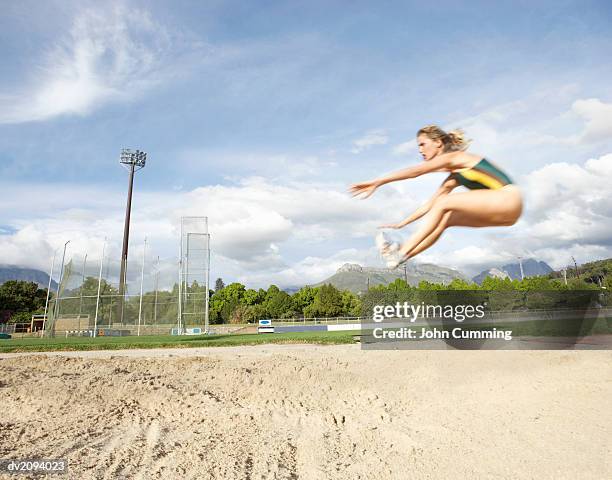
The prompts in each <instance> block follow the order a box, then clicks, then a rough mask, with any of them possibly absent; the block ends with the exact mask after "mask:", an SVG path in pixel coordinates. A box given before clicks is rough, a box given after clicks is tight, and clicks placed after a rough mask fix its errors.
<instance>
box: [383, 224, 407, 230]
mask: <svg viewBox="0 0 612 480" xmlns="http://www.w3.org/2000/svg"><path fill="white" fill-rule="evenodd" d="M403 227H405V224H404V223H389V224H387V225H381V226H379V227H378V228H395V229H398V228H403Z"/></svg>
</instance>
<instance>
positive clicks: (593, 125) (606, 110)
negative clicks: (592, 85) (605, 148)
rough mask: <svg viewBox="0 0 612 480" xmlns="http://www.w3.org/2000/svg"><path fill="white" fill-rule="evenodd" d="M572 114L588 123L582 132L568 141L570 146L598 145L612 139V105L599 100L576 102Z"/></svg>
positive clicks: (591, 99)
mask: <svg viewBox="0 0 612 480" xmlns="http://www.w3.org/2000/svg"><path fill="white" fill-rule="evenodd" d="M571 112H572V113H573V114H575V115H578V116H579V117H581V118H582V119H583V120H584V122H585V123H586V125H585V127H584V129H583V130H582V132H581V133H580V134H578V135H572V136H570V137H569V138H567V139H566V141H567V142H568V143H570V144H581V143H596V142H599V141H602V140H610V139H611V138H612V104H611V103H604V102H602V101H601V100H599V99H598V98H589V99H581V100H576V101H575V102H574V103H573V104H572V108H571Z"/></svg>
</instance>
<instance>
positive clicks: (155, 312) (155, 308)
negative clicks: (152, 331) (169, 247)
mask: <svg viewBox="0 0 612 480" xmlns="http://www.w3.org/2000/svg"><path fill="white" fill-rule="evenodd" d="M158 288H159V255H158V256H157V269H156V271H155V304H154V307H153V325H157V289H158Z"/></svg>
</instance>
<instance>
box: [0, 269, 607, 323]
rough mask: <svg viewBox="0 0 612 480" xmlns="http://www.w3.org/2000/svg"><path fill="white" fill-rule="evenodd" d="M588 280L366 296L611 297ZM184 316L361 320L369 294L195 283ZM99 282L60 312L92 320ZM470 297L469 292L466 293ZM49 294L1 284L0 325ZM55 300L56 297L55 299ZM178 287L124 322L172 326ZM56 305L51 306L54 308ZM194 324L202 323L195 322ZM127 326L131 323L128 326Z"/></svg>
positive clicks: (504, 282)
mask: <svg viewBox="0 0 612 480" xmlns="http://www.w3.org/2000/svg"><path fill="white" fill-rule="evenodd" d="M589 279H590V277H586V280H585V279H583V278H569V279H568V281H567V285H566V284H565V282H564V280H563V279H560V278H552V276H538V277H529V278H525V279H524V280H510V279H499V278H490V277H489V278H486V279H485V280H484V281H483V283H482V285H477V284H475V283H470V282H466V281H463V280H457V279H456V280H453V281H452V282H451V283H450V284H448V285H442V284H436V283H430V282H427V281H422V282H420V283H419V285H418V286H416V287H413V286H410V285H408V284H407V283H406V282H405V281H404V280H402V279H397V280H395V281H394V282H392V283H390V284H389V285H379V286H375V287H372V288H371V289H370V292H368V294H370V293H371V294H377V293H392V292H428V291H432V292H433V291H462V290H463V291H468V290H471V291H496V292H500V291H502V292H503V291H517V292H533V291H558V292H560V293H562V292H564V291H568V290H589V289H597V290H599V289H600V286H604V287H606V290H605V292H607V294H608V295H609V293H610V292H612V275H606V276H605V277H602V278H600V279H599V281H598V283H599V285H598V284H596V283H594V282H592V281H589ZM186 290H187V291H186V292H184V293H185V300H184V302H183V309H184V310H183V311H184V312H187V314H194V315H195V314H196V313H197V312H198V311H201V305H202V302H203V300H204V299H205V295H208V296H209V299H210V303H209V305H210V322H211V323H213V324H218V323H249V322H255V321H257V320H260V319H263V318H304V317H306V318H316V317H340V316H362V315H364V314H365V313H367V312H366V310H367V309H368V306H369V301H366V298H368V297H367V295H368V294H366V295H361V296H358V295H356V294H354V293H352V292H350V291H340V290H338V289H337V288H336V287H334V286H333V285H323V286H319V287H308V286H306V287H303V288H301V289H300V290H298V291H297V292H295V293H293V294H289V293H287V292H285V291H283V290H281V289H279V288H278V287H277V286H275V285H271V286H270V287H269V288H268V289H267V290H264V289H261V288H260V289H258V290H254V289H247V288H246V287H245V286H244V285H242V284H241V283H232V284H230V285H227V286H226V285H225V284H224V282H223V281H222V280H221V279H217V281H216V282H215V290H210V291H208V292H207V291H206V287H205V286H201V285H199V284H198V283H197V282H194V283H193V284H192V285H190V286H189V287H187V289H186ZM97 291H98V280H97V279H96V278H93V277H88V278H86V279H85V282H84V283H83V284H82V285H81V286H80V287H79V288H77V289H74V290H73V291H66V292H63V293H62V297H69V298H65V299H64V298H63V299H62V300H61V301H60V305H59V310H60V313H62V314H72V315H75V314H82V315H90V317H91V318H93V316H94V314H95V310H96V302H97V298H96V296H97ZM100 294H101V297H100V301H99V304H98V317H99V321H100V324H105V323H111V322H113V321H114V320H113V319H116V318H117V315H118V310H117V308H118V291H117V289H116V288H115V287H113V286H112V285H111V284H109V283H107V282H106V281H104V280H102V283H101V285H100ZM466 294H467V292H466ZM46 295H47V291H46V289H42V288H39V287H38V286H37V285H36V284H35V283H32V282H24V281H9V282H6V283H4V284H2V285H0V321H4V322H5V321H11V322H26V321H29V319H30V317H31V315H32V314H42V313H43V312H44V306H45V299H46ZM51 297H53V295H51ZM177 299H178V286H177V285H174V287H173V289H172V290H170V291H168V290H159V291H156V292H147V293H145V294H144V295H143V299H142V305H141V299H140V297H139V296H133V297H130V298H129V299H127V300H126V302H125V303H124V307H123V308H124V318H127V319H132V320H133V319H137V318H138V315H139V313H140V314H141V316H142V318H143V321H144V323H145V324H149V325H150V324H154V323H156V324H168V323H174V322H175V321H176V319H177V316H178V301H177ZM51 305H52V306H53V302H52V303H51ZM193 320H194V323H199V320H198V318H197V317H193ZM129 323H132V321H130V322H129Z"/></svg>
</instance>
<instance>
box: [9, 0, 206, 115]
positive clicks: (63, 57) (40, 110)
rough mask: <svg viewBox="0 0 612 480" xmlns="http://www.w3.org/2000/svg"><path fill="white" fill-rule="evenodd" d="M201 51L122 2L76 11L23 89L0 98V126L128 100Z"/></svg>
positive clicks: (192, 43)
mask: <svg viewBox="0 0 612 480" xmlns="http://www.w3.org/2000/svg"><path fill="white" fill-rule="evenodd" d="M201 49H202V45H201V44H200V43H198V42H193V41H188V40H186V39H185V38H183V37H181V36H180V35H174V34H172V33H171V32H169V31H168V30H167V29H166V28H165V27H164V26H163V25H160V24H159V23H157V22H155V21H154V20H153V19H152V18H151V16H150V15H149V13H148V12H146V11H144V10H137V9H131V8H128V7H126V6H125V5H123V4H122V3H121V2H115V3H111V4H104V5H100V6H99V7H97V8H88V9H84V10H81V11H80V12H78V13H77V15H76V16H75V17H74V20H73V23H72V27H71V29H70V32H69V34H68V35H66V36H64V37H63V38H62V39H61V40H60V41H59V42H58V43H56V44H55V45H54V46H53V47H52V48H51V49H50V50H49V51H48V52H47V54H46V57H45V59H44V62H43V64H42V65H40V66H38V67H37V68H36V74H35V75H33V78H32V79H31V80H30V81H29V82H25V83H26V84H27V87H26V88H25V89H24V90H22V91H20V92H16V93H12V94H3V95H2V96H0V123H22V122H28V121H37V120H45V119H48V118H52V117H55V116H58V115H63V114H69V115H85V114H88V113H90V112H91V111H92V110H94V109H95V108H97V107H99V106H101V105H103V104H105V103H107V102H111V101H131V100H133V99H134V98H137V97H139V96H140V95H142V94H143V93H144V92H146V91H147V90H148V89H150V88H151V87H153V86H154V85H156V84H158V83H160V82H163V81H164V80H166V79H167V78H168V77H170V76H172V75H175V74H176V73H175V72H173V68H172V67H173V66H175V67H176V65H177V63H180V61H181V58H182V57H185V54H186V53H187V52H189V51H194V50H201Z"/></svg>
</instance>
